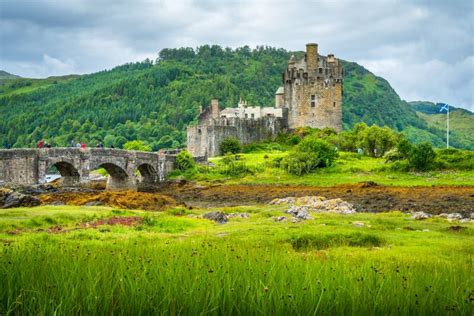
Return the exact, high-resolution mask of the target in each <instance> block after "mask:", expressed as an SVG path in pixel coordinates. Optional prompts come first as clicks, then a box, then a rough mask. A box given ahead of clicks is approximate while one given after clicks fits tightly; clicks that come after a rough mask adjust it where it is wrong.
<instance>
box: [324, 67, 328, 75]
mask: <svg viewBox="0 0 474 316" xmlns="http://www.w3.org/2000/svg"><path fill="white" fill-rule="evenodd" d="M324 72H325V74H326V76H327V75H328V69H327V68H326V69H325V71H324Z"/></svg>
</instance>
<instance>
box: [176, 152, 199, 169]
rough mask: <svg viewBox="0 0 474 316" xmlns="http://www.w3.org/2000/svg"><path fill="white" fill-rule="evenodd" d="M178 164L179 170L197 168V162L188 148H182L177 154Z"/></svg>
mask: <svg viewBox="0 0 474 316" xmlns="http://www.w3.org/2000/svg"><path fill="white" fill-rule="evenodd" d="M176 166H177V167H178V169H179V170H181V171H186V170H189V169H193V168H195V166H196V163H195V162H194V159H193V156H192V155H191V154H190V153H189V152H188V151H187V150H182V151H180V152H179V153H178V154H177V155H176Z"/></svg>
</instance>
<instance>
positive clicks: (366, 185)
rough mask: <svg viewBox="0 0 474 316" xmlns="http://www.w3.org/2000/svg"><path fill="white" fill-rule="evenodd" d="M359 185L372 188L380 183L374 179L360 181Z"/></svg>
mask: <svg viewBox="0 0 474 316" xmlns="http://www.w3.org/2000/svg"><path fill="white" fill-rule="evenodd" d="M359 186H360V187H361V188H372V187H376V186H378V184H377V183H375V182H374V181H365V182H359Z"/></svg>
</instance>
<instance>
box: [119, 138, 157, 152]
mask: <svg viewBox="0 0 474 316" xmlns="http://www.w3.org/2000/svg"><path fill="white" fill-rule="evenodd" d="M123 149H126V150H139V151H151V147H150V146H148V145H147V144H145V143H144V142H143V141H141V140H132V141H129V142H126V143H125V144H123Z"/></svg>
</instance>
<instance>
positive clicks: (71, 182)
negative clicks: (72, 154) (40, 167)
mask: <svg viewBox="0 0 474 316" xmlns="http://www.w3.org/2000/svg"><path fill="white" fill-rule="evenodd" d="M52 167H55V168H56V169H57V170H58V171H59V174H60V175H61V185H62V186H75V185H78V184H79V183H80V181H81V174H80V173H79V171H78V169H77V168H76V167H75V166H74V162H73V161H69V160H62V159H58V160H51V161H48V162H47V163H46V165H45V170H44V177H45V179H40V181H46V174H47V173H48V171H49V170H50V169H51V168H52Z"/></svg>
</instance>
